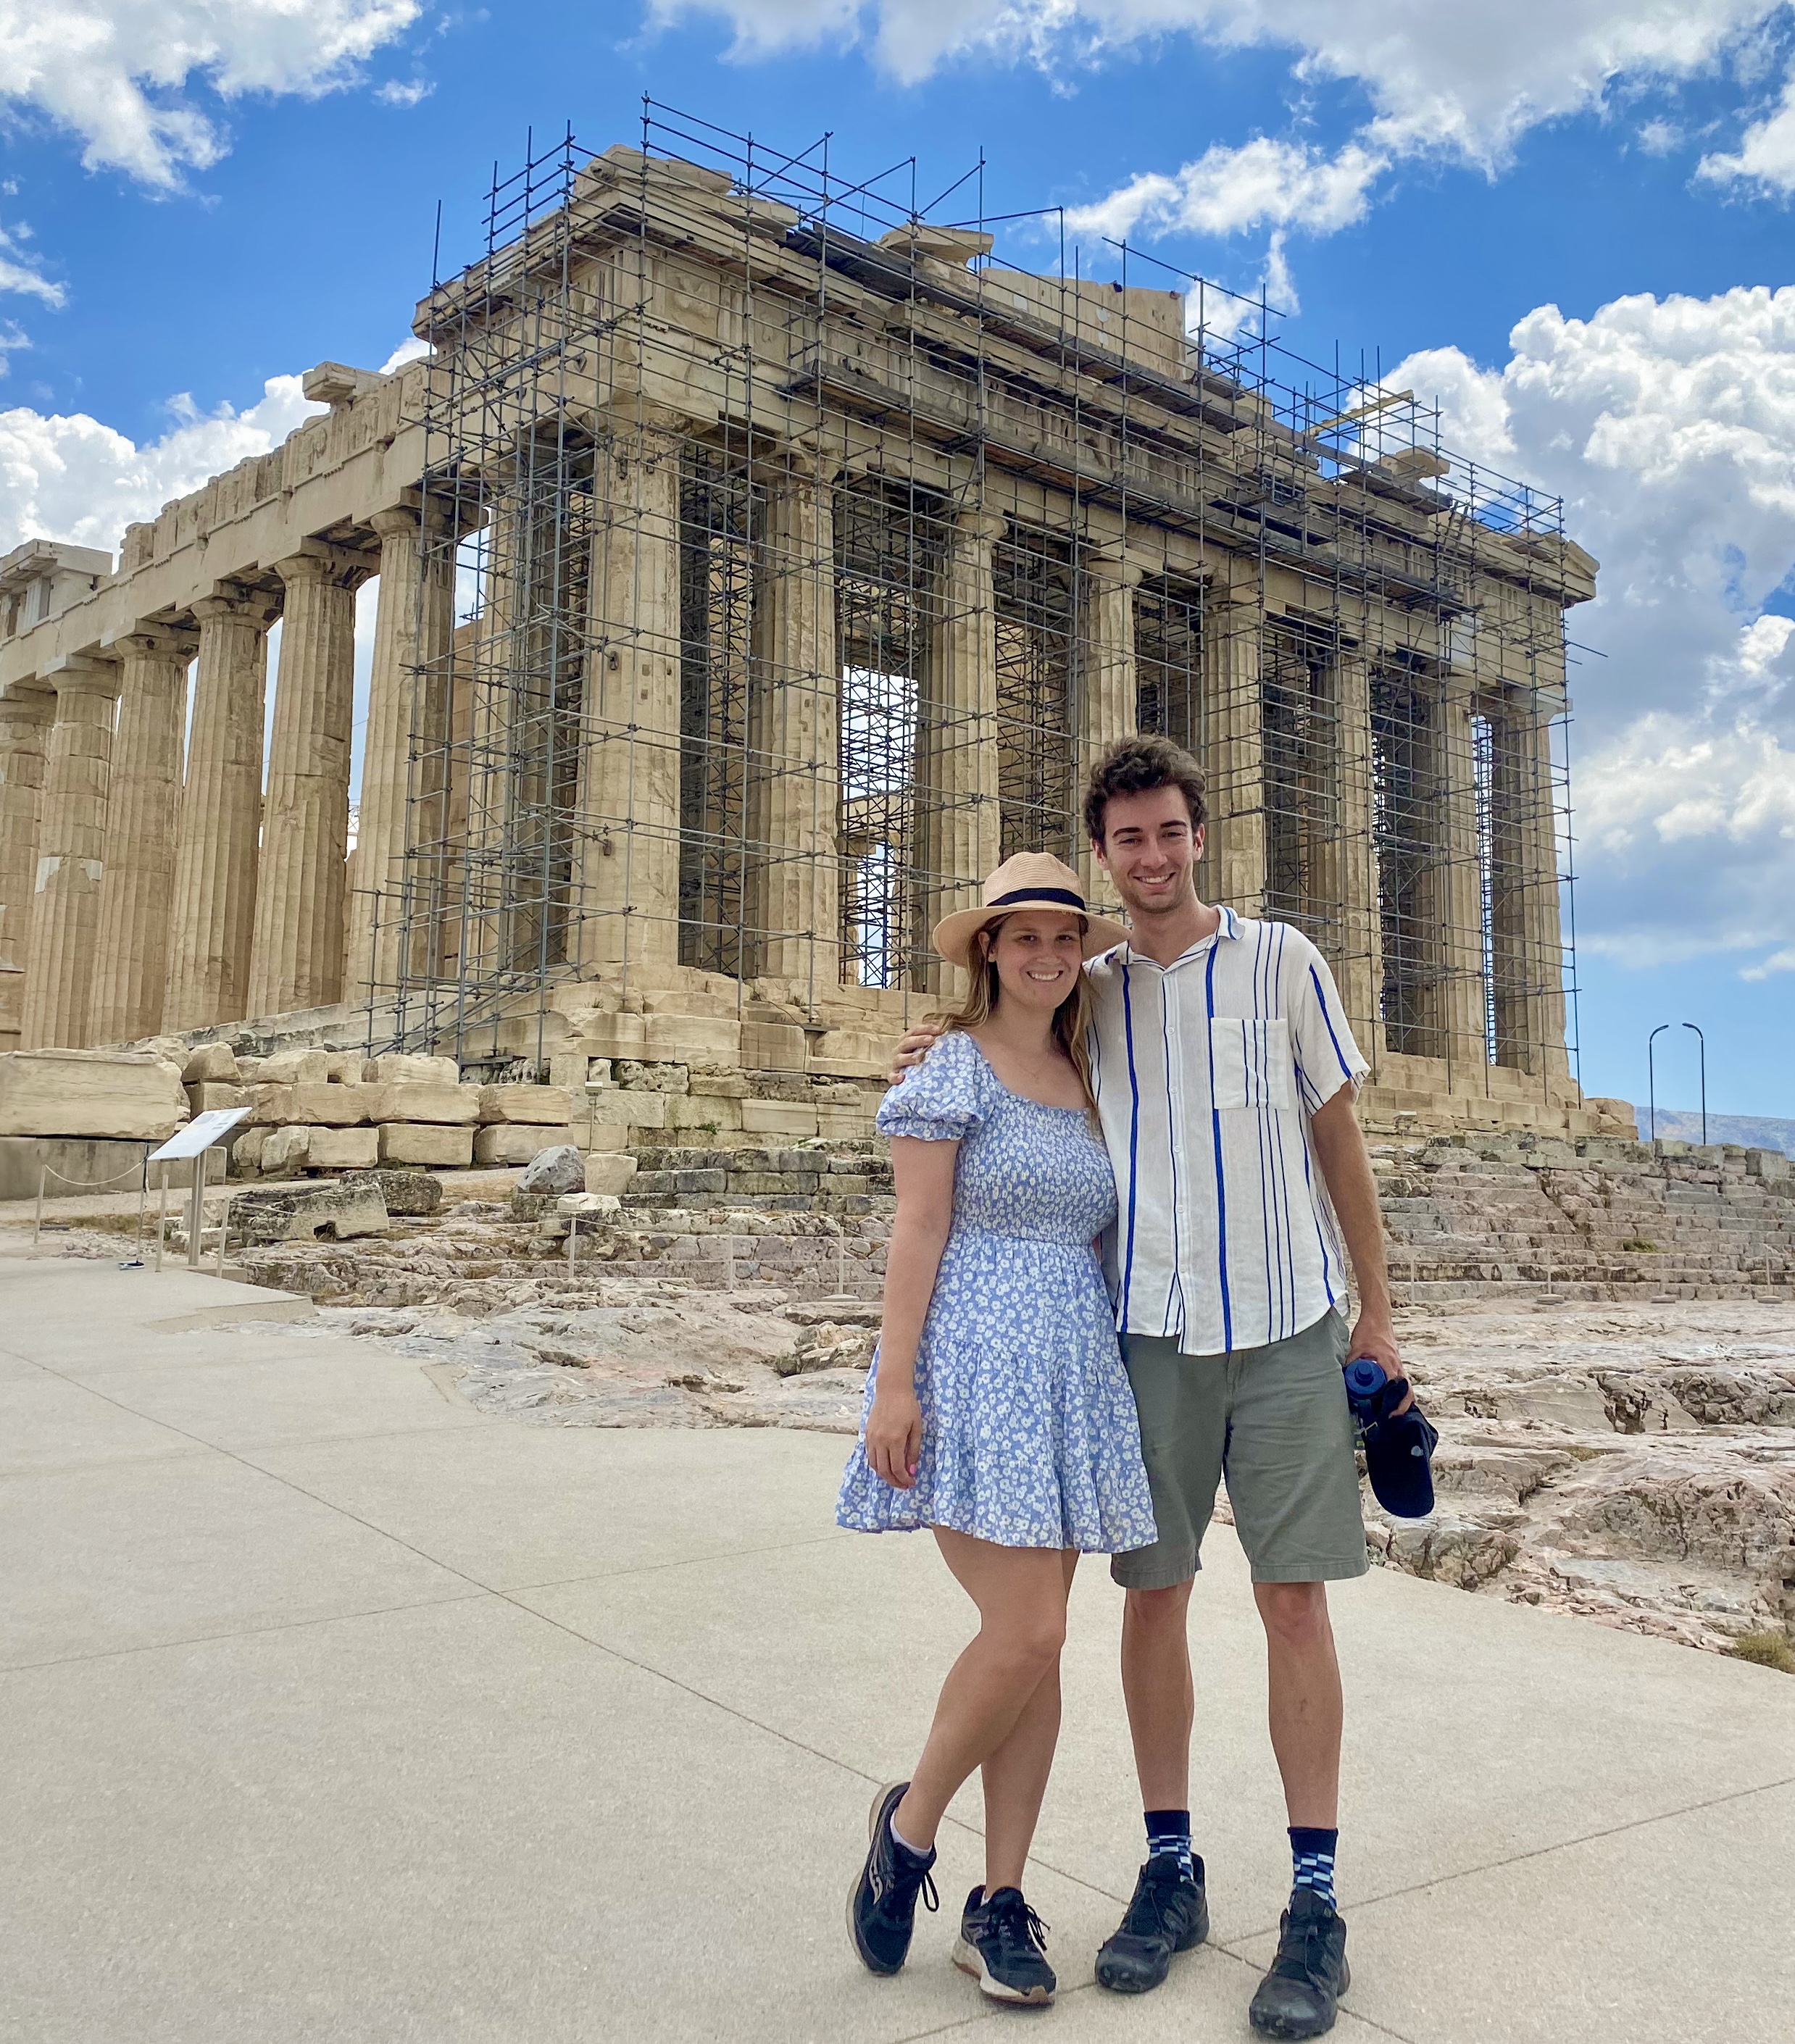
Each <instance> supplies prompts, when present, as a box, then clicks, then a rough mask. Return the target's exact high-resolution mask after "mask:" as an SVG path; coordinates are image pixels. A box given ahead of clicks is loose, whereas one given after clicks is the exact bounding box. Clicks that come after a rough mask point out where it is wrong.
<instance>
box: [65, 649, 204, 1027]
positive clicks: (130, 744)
mask: <svg viewBox="0 0 1795 2044" xmlns="http://www.w3.org/2000/svg"><path fill="white" fill-rule="evenodd" d="M197 647H198V640H197V639H196V638H194V636H193V635H192V634H191V633H190V632H170V631H166V630H163V629H162V628H159V627H152V626H145V627H144V628H142V629H141V630H140V631H136V632H130V633H129V634H128V635H127V636H125V637H124V638H122V639H120V640H117V641H115V642H114V643H113V644H112V645H111V646H110V647H109V648H108V651H111V652H114V653H116V654H117V655H118V658H119V667H120V686H119V698H118V724H117V728H116V730H115V731H114V732H113V740H112V792H111V794H110V798H109V800H108V802H107V806H106V877H105V878H104V879H103V880H102V882H101V883H100V916H99V937H98V943H97V946H96V947H95V956H94V989H93V996H92V1002H93V1005H92V1012H91V1014H90V1022H89V1033H90V1037H91V1039H92V1041H94V1043H131V1042H133V1041H134V1040H135V1039H136V1038H138V1037H140V1036H153V1035H155V1034H156V1031H157V1030H158V1029H159V1028H161V1026H162V1006H163V997H164V996H165V994H166V993H167V987H168V951H169V914H170V909H171V904H172V902H173V899H174V893H175V832H176V829H177V827H178V825H179V819H180V813H181V753H182V748H183V745H184V744H185V743H186V730H187V667H188V664H189V663H190V661H191V660H192V659H193V656H194V651H195V650H196V648H197Z"/></svg>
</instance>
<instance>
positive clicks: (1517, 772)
mask: <svg viewBox="0 0 1795 2044" xmlns="http://www.w3.org/2000/svg"><path fill="white" fill-rule="evenodd" d="M1552 716H1553V706H1552V705H1551V703H1550V702H1541V703H1537V704H1536V703H1530V702H1527V701H1520V702H1516V703H1513V704H1511V705H1510V706H1509V708H1508V709H1506V710H1505V711H1504V712H1502V713H1501V714H1500V715H1498V716H1497V717H1496V718H1494V719H1493V747H1492V751H1493V773H1492V775H1491V787H1490V798H1491V805H1492V808H1493V819H1492V830H1491V836H1492V840H1493V855H1494V856H1493V862H1492V863H1493V873H1492V876H1491V893H1492V897H1493V901H1492V906H1493V920H1494V924H1495V928H1494V932H1493V936H1494V948H1495V953H1496V960H1495V962H1496V1028H1497V1055H1498V1058H1499V1060H1500V1062H1502V1063H1504V1064H1512V1065H1513V1066H1516V1068H1517V1069H1518V1070H1522V1071H1525V1072H1530V1073H1532V1074H1536V1075H1537V1076H1539V1077H1542V1078H1544V1077H1560V1078H1562V1077H1565V1076H1567V1075H1568V1074H1569V1071H1570V1060H1569V1058H1568V1056H1567V1055H1566V1050H1565V1042H1564V954H1563V949H1562V943H1563V938H1562V930H1561V928H1560V926H1559V882H1558V830H1557V819H1556V816H1555V813H1554V808H1553V775H1552V724H1551V720H1552Z"/></svg>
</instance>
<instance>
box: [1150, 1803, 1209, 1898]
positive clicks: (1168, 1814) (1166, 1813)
mask: <svg viewBox="0 0 1795 2044" xmlns="http://www.w3.org/2000/svg"><path fill="white" fill-rule="evenodd" d="M1145 1814H1146V1818H1147V1858H1149V1859H1151V1858H1154V1857H1155V1854H1159V1853H1175V1854H1177V1855H1178V1871H1179V1872H1180V1873H1182V1875H1183V1876H1184V1877H1185V1879H1186V1881H1194V1880H1195V1879H1196V1878H1197V1870H1196V1869H1195V1867H1194V1866H1193V1865H1192V1864H1191V1858H1190V1812H1189V1811H1188V1810H1149V1811H1147V1812H1146V1813H1145Z"/></svg>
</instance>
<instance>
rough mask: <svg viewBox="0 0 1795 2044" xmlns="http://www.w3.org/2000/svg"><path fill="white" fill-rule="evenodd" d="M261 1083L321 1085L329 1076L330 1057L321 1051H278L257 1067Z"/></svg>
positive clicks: (257, 1077) (257, 1075)
mask: <svg viewBox="0 0 1795 2044" xmlns="http://www.w3.org/2000/svg"><path fill="white" fill-rule="evenodd" d="M329 1078H330V1058H329V1055H328V1054H327V1053H326V1052H325V1051H276V1052H275V1055H274V1056H272V1057H271V1058H263V1060H262V1062H261V1064H260V1065H259V1066H258V1067H257V1069H256V1080H257V1082H258V1083H259V1084H260V1085H325V1084H326V1083H327V1082H329Z"/></svg>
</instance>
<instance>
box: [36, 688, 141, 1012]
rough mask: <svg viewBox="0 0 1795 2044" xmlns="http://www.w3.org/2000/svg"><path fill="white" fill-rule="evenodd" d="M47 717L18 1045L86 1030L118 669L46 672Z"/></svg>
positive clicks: (101, 868) (104, 844) (103, 866)
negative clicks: (49, 688)
mask: <svg viewBox="0 0 1795 2044" xmlns="http://www.w3.org/2000/svg"><path fill="white" fill-rule="evenodd" d="M52 679H53V680H54V682H55V683H56V722H55V723H54V724H52V726H51V727H50V737H49V743H48V745H46V747H44V795H43V804H42V807H41V809H40V812H39V817H38V836H37V879H36V886H35V890H34V892H33V896H32V904H31V939H30V944H31V966H30V969H29V971H28V972H27V973H26V974H25V1012H24V1015H23V1016H22V1017H21V1024H20V1029H19V1048H20V1049H21V1050H22V1051H36V1050H40V1049H43V1048H45V1047H50V1046H55V1047H67V1048H70V1049H73V1050H79V1049H81V1048H83V1047H84V1046H85V1045H86V1044H87V1043H90V1042H91V1041H92V1040H93V1039H92V1038H91V1037H90V1035H89V1034H88V1031H87V1019H88V1009H89V1005H90V994H91V991H92V987H93V977H94V937H95V935H96V934H97V932H98V924H99V908H100V882H101V879H102V876H103V874H104V873H105V870H106V864H105V862H106V793H107V782H108V778H109V777H110V768H111V762H112V721H113V703H114V702H115V701H116V700H117V694H118V670H117V668H116V667H114V666H113V664H112V663H110V661H109V662H107V663H106V664H104V665H103V666H102V665H100V664H98V663H95V664H94V665H91V666H81V667H67V668H64V669H63V671H62V672H61V673H60V674H56V675H55V676H53V677H52Z"/></svg>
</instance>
